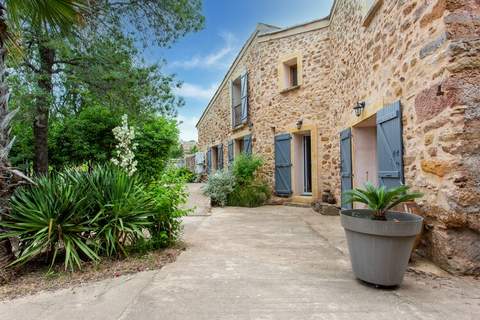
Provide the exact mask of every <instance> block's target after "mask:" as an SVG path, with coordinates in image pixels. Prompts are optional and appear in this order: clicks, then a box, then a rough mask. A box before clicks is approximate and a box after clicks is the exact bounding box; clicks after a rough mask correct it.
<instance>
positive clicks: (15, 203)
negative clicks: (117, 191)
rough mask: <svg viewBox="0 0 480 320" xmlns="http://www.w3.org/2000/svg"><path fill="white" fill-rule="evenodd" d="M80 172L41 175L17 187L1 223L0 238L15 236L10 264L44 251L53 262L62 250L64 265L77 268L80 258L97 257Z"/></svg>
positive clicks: (18, 262)
mask: <svg viewBox="0 0 480 320" xmlns="http://www.w3.org/2000/svg"><path fill="white" fill-rule="evenodd" d="M83 180H84V176H83V175H82V174H81V173H79V172H74V171H67V173H65V174H57V175H52V176H42V177H38V178H36V179H35V180H34V182H35V184H34V185H31V186H24V187H21V188H18V189H17V190H16V191H15V193H14V194H13V196H12V198H11V200H10V205H11V211H10V212H9V213H7V214H5V215H4V217H3V220H2V221H1V222H0V226H1V227H3V228H4V229H5V230H6V232H5V233H2V234H0V239H6V238H9V237H18V239H19V240H20V254H19V256H18V258H17V259H16V260H15V261H14V262H13V264H21V263H25V262H27V261H30V260H32V259H34V258H36V257H37V256H39V255H46V257H47V259H48V261H49V262H50V265H51V266H52V265H53V264H54V263H55V261H56V258H57V255H58V253H59V252H60V251H62V252H64V253H65V260H64V266H65V269H70V270H73V269H74V268H75V267H78V268H80V267H81V262H82V260H83V259H89V260H92V261H98V259H99V258H98V256H97V254H96V253H95V249H94V248H93V243H91V242H90V241H89V237H90V235H91V233H92V230H93V224H94V222H95V221H94V220H92V219H89V217H88V214H87V212H88V210H89V208H90V205H89V203H88V201H89V200H88V197H87V196H86V190H85V188H84V186H86V184H85V183H84V181H83Z"/></svg>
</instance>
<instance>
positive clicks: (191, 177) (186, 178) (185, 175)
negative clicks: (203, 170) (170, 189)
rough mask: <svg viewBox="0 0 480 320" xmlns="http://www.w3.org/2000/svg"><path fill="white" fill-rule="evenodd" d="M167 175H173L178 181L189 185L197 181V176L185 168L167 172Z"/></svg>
mask: <svg viewBox="0 0 480 320" xmlns="http://www.w3.org/2000/svg"><path fill="white" fill-rule="evenodd" d="M167 174H170V175H173V176H174V177H176V178H177V179H179V180H181V181H183V182H187V183H192V182H195V181H196V180H197V175H196V174H195V173H193V172H192V171H190V170H189V169H188V168H185V167H181V168H176V169H170V170H168V171H167Z"/></svg>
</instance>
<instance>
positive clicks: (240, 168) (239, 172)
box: [232, 153, 263, 185]
mask: <svg viewBox="0 0 480 320" xmlns="http://www.w3.org/2000/svg"><path fill="white" fill-rule="evenodd" d="M262 165H263V160H262V158H260V157H259V156H256V155H249V154H245V153H242V154H240V155H239V156H238V157H236V158H235V160H234V162H233V166H232V172H233V175H234V176H235V179H236V181H237V183H238V184H240V185H243V184H249V183H251V182H252V181H253V180H254V179H255V173H256V172H257V170H258V169H259V168H260V167H261V166H262Z"/></svg>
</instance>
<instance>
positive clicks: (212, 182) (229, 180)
mask: <svg viewBox="0 0 480 320" xmlns="http://www.w3.org/2000/svg"><path fill="white" fill-rule="evenodd" d="M234 188H235V176H234V175H233V174H232V173H231V172H230V171H228V170H218V171H217V172H215V173H214V174H212V175H210V176H209V177H208V181H207V183H206V185H205V186H204V187H203V192H204V193H205V194H206V195H207V196H209V197H210V199H211V201H212V203H213V204H214V205H219V206H222V207H223V206H225V205H227V200H228V195H229V194H231V193H232V191H233V190H234Z"/></svg>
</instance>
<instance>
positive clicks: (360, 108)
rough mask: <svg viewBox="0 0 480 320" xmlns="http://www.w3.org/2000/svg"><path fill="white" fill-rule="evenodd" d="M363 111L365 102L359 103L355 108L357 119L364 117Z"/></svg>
mask: <svg viewBox="0 0 480 320" xmlns="http://www.w3.org/2000/svg"><path fill="white" fill-rule="evenodd" d="M363 109H365V101H362V102H357V105H356V106H355V107H353V110H354V111H355V115H356V116H357V117H360V116H361V115H362V112H363Z"/></svg>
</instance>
